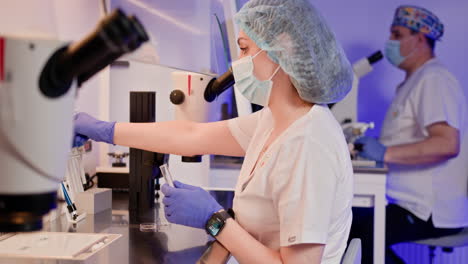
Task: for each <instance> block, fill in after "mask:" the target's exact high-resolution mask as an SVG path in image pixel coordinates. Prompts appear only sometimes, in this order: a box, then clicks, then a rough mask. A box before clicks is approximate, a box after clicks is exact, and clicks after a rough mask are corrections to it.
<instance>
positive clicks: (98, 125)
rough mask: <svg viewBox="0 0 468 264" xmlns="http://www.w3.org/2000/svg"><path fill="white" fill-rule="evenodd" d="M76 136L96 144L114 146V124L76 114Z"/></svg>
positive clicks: (84, 114)
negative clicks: (101, 143)
mask: <svg viewBox="0 0 468 264" xmlns="http://www.w3.org/2000/svg"><path fill="white" fill-rule="evenodd" d="M73 123H74V125H75V138H76V136H81V137H88V138H90V139H92V140H94V141H97V142H106V143H109V144H114V127H115V122H106V121H101V120H97V119H96V118H94V117H92V116H90V115H88V114H87V113H77V114H75V116H74V121H73Z"/></svg>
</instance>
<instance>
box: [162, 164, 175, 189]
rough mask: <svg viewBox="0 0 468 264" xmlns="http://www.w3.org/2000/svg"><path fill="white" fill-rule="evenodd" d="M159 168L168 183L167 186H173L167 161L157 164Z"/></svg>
mask: <svg viewBox="0 0 468 264" xmlns="http://www.w3.org/2000/svg"><path fill="white" fill-rule="evenodd" d="M159 169H160V170H161V173H162V175H163V177H164V180H165V181H166V183H167V184H169V186H171V187H174V181H173V178H172V174H171V171H170V170H169V166H167V163H164V164H163V165H161V166H159Z"/></svg>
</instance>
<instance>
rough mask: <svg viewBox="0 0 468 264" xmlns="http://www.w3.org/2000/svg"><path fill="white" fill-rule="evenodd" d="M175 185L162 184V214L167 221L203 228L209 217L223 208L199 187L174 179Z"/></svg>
mask: <svg viewBox="0 0 468 264" xmlns="http://www.w3.org/2000/svg"><path fill="white" fill-rule="evenodd" d="M174 185H175V187H171V186H169V185H168V184H164V185H163V186H162V188H161V191H162V192H163V193H164V196H165V197H164V199H163V204H164V214H165V215H166V218H167V220H168V221H169V222H171V223H174V224H179V225H185V226H191V227H195V228H202V229H203V228H205V225H206V222H207V221H208V219H210V217H211V216H212V215H213V214H214V213H216V212H218V211H220V210H221V209H223V208H222V207H221V205H219V204H218V202H217V201H216V200H215V199H214V198H213V196H211V194H209V193H208V192H207V191H205V190H203V189H202V188H200V187H197V186H192V185H188V184H184V183H181V182H179V181H174Z"/></svg>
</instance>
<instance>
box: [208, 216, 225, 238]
mask: <svg viewBox="0 0 468 264" xmlns="http://www.w3.org/2000/svg"><path fill="white" fill-rule="evenodd" d="M223 225H224V221H223V220H222V219H220V218H218V217H212V218H210V220H208V225H207V227H208V231H209V232H210V234H211V235H212V236H217V235H218V233H219V231H220V230H221V228H222V227H223Z"/></svg>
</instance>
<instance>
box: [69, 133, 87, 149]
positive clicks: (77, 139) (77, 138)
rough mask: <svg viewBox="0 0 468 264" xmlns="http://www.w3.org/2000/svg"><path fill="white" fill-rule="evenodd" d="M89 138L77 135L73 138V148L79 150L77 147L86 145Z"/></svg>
mask: <svg viewBox="0 0 468 264" xmlns="http://www.w3.org/2000/svg"><path fill="white" fill-rule="evenodd" d="M88 139H89V138H88V137H86V136H82V135H77V134H76V135H75V137H74V138H73V144H72V147H74V148H77V147H81V146H83V145H84V143H86V141H88Z"/></svg>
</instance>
